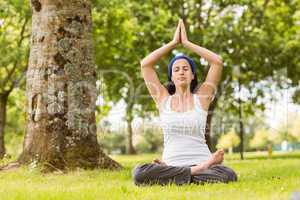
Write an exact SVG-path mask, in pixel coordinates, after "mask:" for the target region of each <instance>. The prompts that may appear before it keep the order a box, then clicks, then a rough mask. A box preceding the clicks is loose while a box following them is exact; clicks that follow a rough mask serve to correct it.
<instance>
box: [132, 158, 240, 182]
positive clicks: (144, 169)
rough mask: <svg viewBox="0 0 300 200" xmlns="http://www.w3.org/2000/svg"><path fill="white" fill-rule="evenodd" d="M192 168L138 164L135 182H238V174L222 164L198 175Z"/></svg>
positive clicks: (134, 175)
mask: <svg viewBox="0 0 300 200" xmlns="http://www.w3.org/2000/svg"><path fill="white" fill-rule="evenodd" d="M191 166H194V165H189V166H166V165H162V164H155V163H145V164H138V165H136V166H135V167H134V169H133V170H132V177H133V181H134V183H135V184H136V185H152V184H159V185H166V184H169V183H175V184H176V185H183V184H189V183H195V184H203V183H217V182H223V183H228V182H231V181H237V175H236V173H235V172H234V171H233V170H232V169H231V168H229V167H226V166H224V165H222V164H219V165H213V166H211V167H210V168H209V169H207V170H204V171H202V172H201V173H199V174H197V175H191V168H190V167H191Z"/></svg>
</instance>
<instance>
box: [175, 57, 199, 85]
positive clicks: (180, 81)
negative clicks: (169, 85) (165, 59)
mask: <svg viewBox="0 0 300 200" xmlns="http://www.w3.org/2000/svg"><path fill="white" fill-rule="evenodd" d="M193 79H194V74H193V72H192V69H191V66H190V64H189V62H188V61H187V60H186V59H184V58H183V59H178V60H176V61H175V62H174V64H173V66H172V81H173V82H174V84H175V86H188V85H190V84H191V82H192V80H193Z"/></svg>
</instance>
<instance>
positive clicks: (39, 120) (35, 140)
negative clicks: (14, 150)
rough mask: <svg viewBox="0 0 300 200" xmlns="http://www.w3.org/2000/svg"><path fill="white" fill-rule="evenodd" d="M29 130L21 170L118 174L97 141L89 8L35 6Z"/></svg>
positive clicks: (81, 2)
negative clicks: (35, 168)
mask: <svg viewBox="0 0 300 200" xmlns="http://www.w3.org/2000/svg"><path fill="white" fill-rule="evenodd" d="M31 6H32V10H33V15H32V35H31V49H30V57H29V68H28V71H27V85H26V96H27V126H26V135H25V139H24V146H23V152H22V154H21V155H20V157H19V159H18V161H19V162H20V163H21V164H27V163H31V162H37V163H39V164H41V166H42V167H43V168H46V169H49V170H54V169H73V168H77V167H80V168H96V167H101V168H118V169H120V168H121V166H120V165H119V164H118V163H116V162H115V161H114V160H112V159H110V158H109V157H108V156H106V155H105V154H104V153H103V152H102V150H101V149H100V147H99V145H98V142H97V137H96V122H95V100H96V87H95V86H96V73H95V69H94V66H95V65H94V49H93V41H92V38H93V37H92V18H91V2H90V1H88V0H70V1H61V0H52V1H43V0H40V1H39V0H31Z"/></svg>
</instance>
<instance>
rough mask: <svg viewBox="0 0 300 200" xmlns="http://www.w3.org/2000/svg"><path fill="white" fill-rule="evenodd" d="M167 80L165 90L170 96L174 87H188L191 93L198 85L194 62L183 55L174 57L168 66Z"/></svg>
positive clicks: (174, 89) (173, 91)
mask: <svg viewBox="0 0 300 200" xmlns="http://www.w3.org/2000/svg"><path fill="white" fill-rule="evenodd" d="M168 80H169V83H168V85H167V89H168V92H169V94H171V95H172V94H174V93H175V91H176V87H182V86H186V87H188V86H189V87H190V91H191V92H193V91H194V89H195V88H196V86H197V84H198V82H197V76H196V64H195V62H194V61H193V60H192V59H191V58H189V57H187V56H185V55H179V56H175V57H174V58H173V59H172V60H171V61H170V63H169V65H168Z"/></svg>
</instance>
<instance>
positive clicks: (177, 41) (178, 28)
mask: <svg viewBox="0 0 300 200" xmlns="http://www.w3.org/2000/svg"><path fill="white" fill-rule="evenodd" d="M173 41H174V42H175V43H176V44H178V43H180V21H179V22H178V25H177V28H176V31H175V34H174V38H173Z"/></svg>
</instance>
